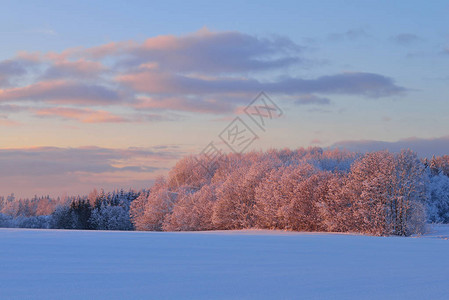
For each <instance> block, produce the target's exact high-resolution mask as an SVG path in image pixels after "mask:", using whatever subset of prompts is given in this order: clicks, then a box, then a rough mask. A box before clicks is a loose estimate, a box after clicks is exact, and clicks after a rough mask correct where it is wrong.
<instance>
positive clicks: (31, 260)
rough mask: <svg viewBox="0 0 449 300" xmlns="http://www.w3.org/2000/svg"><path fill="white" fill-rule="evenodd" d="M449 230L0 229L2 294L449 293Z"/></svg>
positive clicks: (328, 296)
mask: <svg viewBox="0 0 449 300" xmlns="http://www.w3.org/2000/svg"><path fill="white" fill-rule="evenodd" d="M447 237H449V230H448V227H438V228H435V230H434V231H433V233H431V234H430V235H429V236H428V237H418V238H399V237H370V236H358V235H339V234H319V233H286V232H270V231H257V230H252V231H232V232H199V233H191V232H190V233H154V232H102V231H97V232H94V231H65V230H25V229H0V298H1V299H447V298H448V297H449V284H448V278H449V277H448V274H449V273H448V272H449V241H448V240H446V239H445V238H447Z"/></svg>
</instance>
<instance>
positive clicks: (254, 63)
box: [86, 29, 302, 74]
mask: <svg viewBox="0 0 449 300" xmlns="http://www.w3.org/2000/svg"><path fill="white" fill-rule="evenodd" d="M301 49H302V47H301V46H299V45H298V44H296V43H294V42H293V41H291V40H290V39H288V38H285V37H279V36H272V37H271V38H259V37H255V36H251V35H248V34H244V33H240V32H237V31H225V32H211V31H209V30H208V29H202V30H200V31H197V32H195V33H193V34H188V35H185V36H179V37H178V36H173V35H164V36H157V37H152V38H148V39H147V40H145V41H144V42H143V43H141V44H137V43H132V42H126V43H110V44H107V45H103V46H100V47H95V48H91V49H87V50H86V52H87V53H89V54H91V55H92V56H93V57H97V58H98V57H102V56H112V55H115V56H117V55H126V56H127V58H126V59H125V60H124V61H122V63H121V65H127V66H128V67H129V66H139V65H141V64H145V63H148V62H157V65H158V66H159V68H160V69H161V70H165V71H172V72H199V73H207V74H222V73H235V72H246V71H264V70H273V69H279V68H285V67H289V66H291V65H293V64H296V63H299V62H301V61H302V60H301V59H300V57H299V53H300V52H301Z"/></svg>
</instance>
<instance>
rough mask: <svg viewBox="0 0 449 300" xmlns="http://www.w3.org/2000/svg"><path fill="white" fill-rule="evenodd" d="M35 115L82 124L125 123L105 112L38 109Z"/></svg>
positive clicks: (62, 108)
mask: <svg viewBox="0 0 449 300" xmlns="http://www.w3.org/2000/svg"><path fill="white" fill-rule="evenodd" d="M35 115H36V116H40V117H60V118H63V119H72V120H78V121H80V122H82V123H122V122H127V120H126V119H125V118H123V117H120V116H116V115H113V114H111V113H109V112H107V111H103V110H92V109H79V108H64V107H53V108H45V109H38V110H36V111H35Z"/></svg>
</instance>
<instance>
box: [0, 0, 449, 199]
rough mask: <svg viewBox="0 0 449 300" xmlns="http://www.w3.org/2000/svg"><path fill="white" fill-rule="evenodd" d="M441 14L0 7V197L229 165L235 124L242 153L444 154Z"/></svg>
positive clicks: (446, 35)
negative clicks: (223, 160) (265, 106)
mask: <svg viewBox="0 0 449 300" xmlns="http://www.w3.org/2000/svg"><path fill="white" fill-rule="evenodd" d="M448 14H449V3H448V2H447V1H432V2H428V1H394V2H391V1H277V2H273V1H222V2H220V3H218V2H217V3H213V2H211V1H188V2H185V3H184V2H182V1H151V2H150V1H130V0H128V1H8V0H6V1H2V9H1V10H0V44H1V45H2V47H0V195H8V194H10V193H15V194H16V195H17V196H19V197H31V196H33V195H35V194H37V195H47V194H49V195H51V196H63V195H72V194H87V193H88V192H89V191H90V190H92V189H93V188H104V189H105V190H112V189H114V188H125V189H128V188H135V189H140V188H145V187H149V186H151V183H152V182H153V181H154V179H155V178H156V177H157V176H161V175H165V174H167V173H168V171H169V169H170V168H171V167H172V166H173V165H174V164H175V163H176V161H177V160H178V159H180V158H181V157H183V156H185V155H190V154H198V153H201V152H202V151H204V150H205V149H207V146H208V145H210V143H211V142H212V143H214V145H216V147H218V148H220V149H221V150H222V151H223V152H226V151H240V150H241V149H237V150H236V149H232V147H228V144H227V143H226V141H224V140H223V137H224V135H223V134H222V133H223V131H224V130H225V129H226V128H228V129H229V128H231V127H232V126H233V125H232V124H235V123H232V122H233V120H235V118H239V120H240V121H241V122H243V124H244V125H246V126H247V127H248V128H249V130H250V131H252V132H253V134H254V136H257V139H255V140H254V141H252V143H251V144H250V145H248V147H246V148H245V149H244V151H251V150H264V149H269V148H285V147H288V148H293V149H295V148H298V147H309V146H319V147H323V148H328V147H340V148H346V149H349V150H356V151H373V150H382V149H390V150H391V151H398V150H400V149H402V148H411V149H413V150H415V151H417V152H418V154H419V155H421V156H431V155H433V154H436V155H442V154H447V153H448V152H449V151H448V149H449V131H448V129H447V128H449V118H448V116H447V115H448V114H447V113H448V111H449V101H448V100H447V95H448V91H449V73H448V71H447V70H449V24H448V23H449V21H448V18H447V15H448ZM261 92H265V95H266V96H267V97H268V99H269V101H271V102H269V103H272V104H275V105H276V107H277V108H278V109H279V110H278V111H276V113H275V114H274V115H273V118H272V119H271V118H270V119H269V122H267V124H264V127H263V128H262V127H260V126H258V124H257V120H254V119H251V117H249V116H248V115H247V114H246V113H245V107H247V106H248V105H249V106H250V107H252V108H254V103H261V102H253V100H255V101H260V99H261V98H257V97H258V95H259V94H260V93H261ZM251 105H253V106H251ZM267 112H268V111H267ZM259 125H260V124H259ZM265 125H266V126H265ZM229 126H231V127H229Z"/></svg>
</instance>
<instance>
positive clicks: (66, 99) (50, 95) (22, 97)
mask: <svg viewBox="0 0 449 300" xmlns="http://www.w3.org/2000/svg"><path fill="white" fill-rule="evenodd" d="M122 97H123V96H122V95H121V94H120V92H118V91H116V90H114V89H111V88H109V87H106V86H102V85H98V84H87V83H82V82H77V81H67V80H49V81H40V82H36V83H34V84H31V85H28V86H24V87H16V88H7V89H0V102H11V101H42V102H48V103H57V104H84V105H98V104H102V105H105V104H106V105H107V104H114V103H117V102H120V101H121V100H122Z"/></svg>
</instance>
